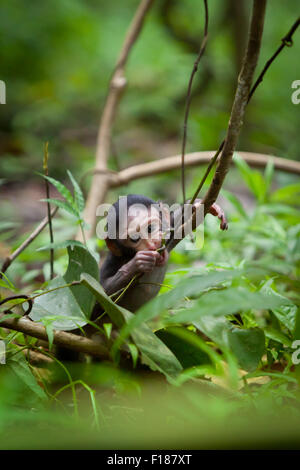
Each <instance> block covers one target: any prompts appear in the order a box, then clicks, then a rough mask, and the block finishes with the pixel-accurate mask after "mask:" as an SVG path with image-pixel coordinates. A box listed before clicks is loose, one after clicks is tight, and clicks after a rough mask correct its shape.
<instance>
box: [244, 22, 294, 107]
mask: <svg viewBox="0 0 300 470" xmlns="http://www.w3.org/2000/svg"><path fill="white" fill-rule="evenodd" d="M299 25H300V18H298V19H297V20H296V21H295V23H294V24H293V26H292V27H291V29H290V30H289V32H288V33H287V34H286V35H285V36H284V37H283V38H282V39H281V45H280V46H279V47H278V49H277V50H276V51H275V52H274V54H273V55H272V57H271V58H270V59H269V60H268V61H267V62H266V65H265V66H264V68H263V70H262V71H261V73H260V75H259V77H258V79H257V80H256V82H255V83H254V85H253V87H252V88H251V91H250V93H249V97H248V103H249V101H250V100H251V98H252V95H253V93H254V92H255V90H256V88H257V87H258V85H259V84H260V83H261V82H262V81H263V78H264V75H265V73H266V72H267V70H268V68H269V67H270V65H271V64H272V62H274V60H275V59H276V57H277V56H278V54H280V52H281V51H282V49H284V48H285V47H291V46H292V45H293V39H292V37H293V34H294V33H295V31H296V29H297V28H298V26H299Z"/></svg>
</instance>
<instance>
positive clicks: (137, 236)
mask: <svg viewBox="0 0 300 470" xmlns="http://www.w3.org/2000/svg"><path fill="white" fill-rule="evenodd" d="M140 239H141V237H140V236H139V235H137V234H136V235H131V236H130V237H129V240H130V241H131V242H133V243H137V242H139V241H140Z"/></svg>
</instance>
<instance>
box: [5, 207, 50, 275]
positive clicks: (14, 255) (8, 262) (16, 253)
mask: <svg viewBox="0 0 300 470" xmlns="http://www.w3.org/2000/svg"><path fill="white" fill-rule="evenodd" d="M57 211H58V207H55V209H53V211H52V212H51V218H53V217H54V216H55V214H56V212H57ZM48 222H49V220H48V216H47V217H45V218H44V219H43V220H42V222H41V223H40V224H39V225H38V226H37V228H36V229H35V230H34V231H33V232H32V234H31V235H30V236H29V237H28V238H27V239H26V240H25V241H24V242H23V243H22V245H20V246H19V248H17V249H16V250H15V251H14V252H13V253H12V254H11V255H9V256H8V257H7V258H6V259H5V260H4V262H3V264H2V268H1V272H0V279H2V277H3V276H2V274H1V273H5V271H6V270H7V269H8V267H9V266H10V265H11V263H12V262H13V261H14V260H15V259H16V258H17V256H19V254H20V253H22V251H24V250H25V248H27V247H28V245H30V243H31V242H33V240H35V239H36V237H37V236H38V235H39V234H40V233H41V232H42V230H43V229H44V228H45V227H46V226H47V225H48Z"/></svg>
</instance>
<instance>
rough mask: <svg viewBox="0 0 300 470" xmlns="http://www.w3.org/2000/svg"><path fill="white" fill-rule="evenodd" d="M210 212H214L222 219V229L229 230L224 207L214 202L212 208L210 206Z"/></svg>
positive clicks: (213, 213)
mask: <svg viewBox="0 0 300 470" xmlns="http://www.w3.org/2000/svg"><path fill="white" fill-rule="evenodd" d="M208 212H209V214H212V215H214V216H215V217H218V219H220V221H221V223H220V229H221V230H227V229H228V223H227V219H226V216H225V214H224V211H223V209H221V207H220V206H218V204H213V205H212V206H211V207H210V208H209V211H208Z"/></svg>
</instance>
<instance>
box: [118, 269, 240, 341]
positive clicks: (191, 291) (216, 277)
mask: <svg viewBox="0 0 300 470" xmlns="http://www.w3.org/2000/svg"><path fill="white" fill-rule="evenodd" d="M242 272H243V271H242V270H239V269H237V270H226V271H225V270H224V271H212V272H208V273H205V274H201V275H196V276H191V277H188V278H185V279H183V280H182V281H180V282H179V283H178V284H177V285H176V287H175V288H174V289H172V290H170V291H169V292H166V293H165V294H162V295H160V296H158V297H155V298H154V299H153V300H151V301H150V302H148V303H147V304H145V305H143V307H141V308H140V309H139V310H138V311H137V312H136V314H135V315H134V317H133V318H132V320H131V321H130V322H128V324H126V325H124V327H123V328H122V330H121V331H120V335H119V338H118V339H117V340H116V343H117V344H119V345H120V344H121V343H122V341H123V340H124V339H125V338H126V337H127V336H128V335H129V334H130V333H131V332H132V331H133V330H134V329H135V328H136V327H138V326H139V325H141V324H142V323H144V322H147V321H149V320H151V319H152V318H154V317H156V316H157V315H159V314H160V313H161V312H163V311H164V310H166V309H168V308H171V307H173V306H174V305H178V302H179V301H180V300H181V299H183V298H184V297H190V296H195V295H197V296H199V295H200V294H201V292H203V291H204V290H205V289H208V288H209V287H215V286H217V285H218V284H221V283H222V282H225V281H231V280H232V279H233V278H234V277H236V276H241V275H242Z"/></svg>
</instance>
